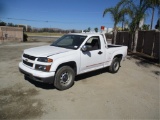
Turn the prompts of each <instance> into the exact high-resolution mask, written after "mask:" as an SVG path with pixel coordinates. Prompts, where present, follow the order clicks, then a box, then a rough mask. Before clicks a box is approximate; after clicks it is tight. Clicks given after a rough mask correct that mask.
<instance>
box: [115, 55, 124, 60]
mask: <svg viewBox="0 0 160 120" xmlns="http://www.w3.org/2000/svg"><path fill="white" fill-rule="evenodd" d="M122 57H123V55H122V54H119V55H116V56H114V58H119V59H120V61H121V60H122Z"/></svg>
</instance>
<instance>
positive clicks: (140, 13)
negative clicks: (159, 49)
mask: <svg viewBox="0 0 160 120" xmlns="http://www.w3.org/2000/svg"><path fill="white" fill-rule="evenodd" d="M124 4H125V7H126V8H128V9H130V12H129V13H130V14H129V16H130V18H131V23H130V25H129V27H130V31H131V33H132V35H133V46H132V50H133V51H134V52H135V51H136V44H137V38H138V30H139V24H140V21H141V20H142V19H144V17H145V15H146V11H147V9H149V8H150V2H147V0H140V1H139V3H138V4H137V3H136V2H134V1H133V0H125V2H124Z"/></svg>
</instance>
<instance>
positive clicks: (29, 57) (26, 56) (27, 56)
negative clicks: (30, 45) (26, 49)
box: [23, 54, 36, 60]
mask: <svg viewBox="0 0 160 120" xmlns="http://www.w3.org/2000/svg"><path fill="white" fill-rule="evenodd" d="M23 57H25V58H28V59H30V60H35V59H36V57H34V56H31V55H27V54H23Z"/></svg>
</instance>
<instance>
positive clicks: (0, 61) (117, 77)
mask: <svg viewBox="0 0 160 120" xmlns="http://www.w3.org/2000/svg"><path fill="white" fill-rule="evenodd" d="M47 44H49V42H26V43H4V44H1V45H0V81H1V84H0V119H160V111H159V108H160V106H159V105H160V104H159V103H160V102H159V101H160V99H159V97H160V92H159V90H160V89H159V81H160V69H159V67H158V66H156V65H153V64H151V63H149V62H146V61H145V62H144V61H143V60H139V59H134V58H132V57H130V56H128V57H127V59H126V61H124V62H122V65H121V66H122V67H121V68H120V70H119V72H118V73H116V74H111V73H109V72H108V70H107V69H101V70H97V71H94V72H90V73H86V74H83V75H80V76H77V77H76V80H75V84H74V85H73V86H72V87H71V88H70V89H68V90H65V91H58V90H56V89H55V88H54V86H53V85H50V84H42V83H38V82H34V81H32V80H27V79H26V78H24V76H23V74H21V73H20V72H19V70H18V63H19V62H20V61H21V54H22V53H23V50H24V49H26V48H30V47H35V46H41V45H47Z"/></svg>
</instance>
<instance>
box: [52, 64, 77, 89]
mask: <svg viewBox="0 0 160 120" xmlns="http://www.w3.org/2000/svg"><path fill="white" fill-rule="evenodd" d="M74 78H75V72H74V70H73V69H72V68H71V67H69V66H62V67H61V68H59V69H58V70H57V72H56V75H55V80H54V86H55V87H56V88H57V89H59V90H65V89H68V88H70V87H71V86H72V85H73V83H74Z"/></svg>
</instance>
